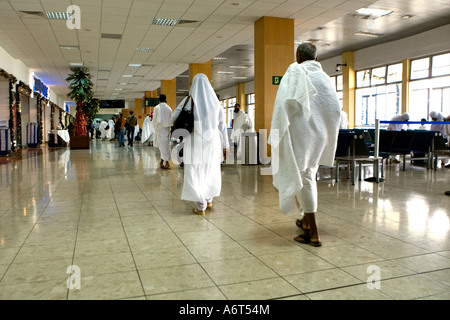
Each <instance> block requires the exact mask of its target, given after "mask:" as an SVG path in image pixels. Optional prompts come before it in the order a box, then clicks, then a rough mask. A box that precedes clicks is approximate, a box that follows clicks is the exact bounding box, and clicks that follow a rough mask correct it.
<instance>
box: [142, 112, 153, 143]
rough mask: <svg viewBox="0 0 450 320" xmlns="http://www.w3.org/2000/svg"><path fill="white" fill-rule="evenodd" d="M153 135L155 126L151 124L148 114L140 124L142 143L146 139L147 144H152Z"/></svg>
mask: <svg viewBox="0 0 450 320" xmlns="http://www.w3.org/2000/svg"><path fill="white" fill-rule="evenodd" d="M154 136H155V128H154V127H153V124H152V117H151V116H150V115H149V114H148V115H147V117H146V118H145V120H144V124H143V126H142V143H145V142H146V141H147V140H148V145H149V146H151V145H153V139H154Z"/></svg>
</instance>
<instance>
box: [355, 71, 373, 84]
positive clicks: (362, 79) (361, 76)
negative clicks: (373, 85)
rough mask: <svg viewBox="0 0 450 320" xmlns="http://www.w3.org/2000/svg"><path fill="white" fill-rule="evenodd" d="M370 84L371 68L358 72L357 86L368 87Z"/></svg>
mask: <svg viewBox="0 0 450 320" xmlns="http://www.w3.org/2000/svg"><path fill="white" fill-rule="evenodd" d="M368 86H370V70H362V71H358V72H356V87H357V88H362V87H368Z"/></svg>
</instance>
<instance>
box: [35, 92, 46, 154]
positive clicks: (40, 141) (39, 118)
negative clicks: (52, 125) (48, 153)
mask: <svg viewBox="0 0 450 320" xmlns="http://www.w3.org/2000/svg"><path fill="white" fill-rule="evenodd" d="M41 99H42V97H41V95H40V94H37V99H36V101H37V104H36V108H37V123H38V144H39V145H41V144H43V143H44V130H43V121H42V120H43V119H42V104H41V101H42V100H41Z"/></svg>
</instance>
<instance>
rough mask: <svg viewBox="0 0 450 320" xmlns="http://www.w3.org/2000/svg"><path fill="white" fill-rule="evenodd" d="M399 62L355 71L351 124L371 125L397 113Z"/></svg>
mask: <svg viewBox="0 0 450 320" xmlns="http://www.w3.org/2000/svg"><path fill="white" fill-rule="evenodd" d="M402 73H403V65H402V64H401V63H397V64H392V65H388V66H382V67H377V68H372V69H366V70H361V71H357V72H356V93H355V126H362V127H364V126H373V125H375V120H376V119H380V120H391V119H392V117H393V116H395V115H396V114H400V113H401V98H402V83H401V82H402Z"/></svg>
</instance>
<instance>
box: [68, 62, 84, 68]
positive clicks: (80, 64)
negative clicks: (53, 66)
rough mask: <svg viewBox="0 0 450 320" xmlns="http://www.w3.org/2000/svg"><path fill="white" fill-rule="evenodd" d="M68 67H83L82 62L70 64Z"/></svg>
mask: <svg viewBox="0 0 450 320" xmlns="http://www.w3.org/2000/svg"><path fill="white" fill-rule="evenodd" d="M70 66H71V67H82V66H83V62H71V63H70Z"/></svg>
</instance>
